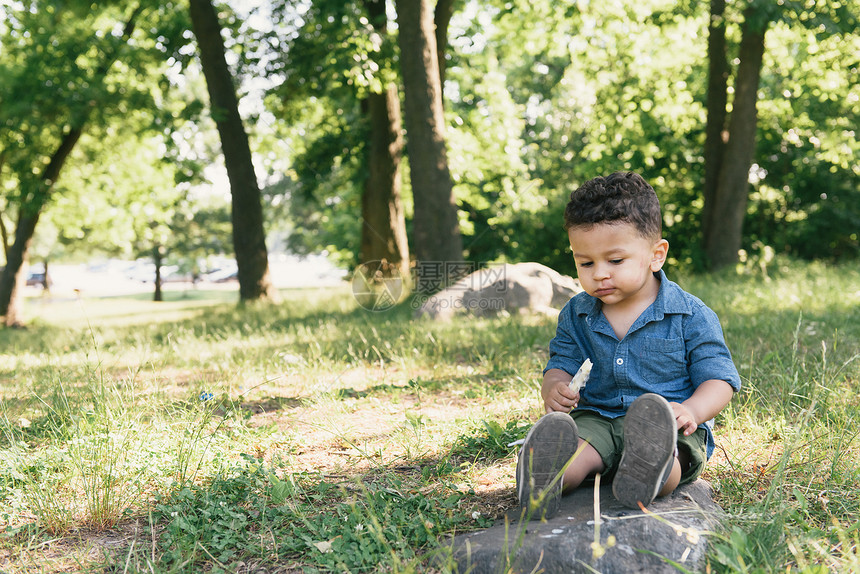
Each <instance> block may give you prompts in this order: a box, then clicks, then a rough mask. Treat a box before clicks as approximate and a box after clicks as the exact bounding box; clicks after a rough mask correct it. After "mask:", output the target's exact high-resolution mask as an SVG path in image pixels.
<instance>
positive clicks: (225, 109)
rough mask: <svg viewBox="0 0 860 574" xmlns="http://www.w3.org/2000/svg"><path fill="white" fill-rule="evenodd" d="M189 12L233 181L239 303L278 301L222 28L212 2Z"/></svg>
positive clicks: (196, 0)
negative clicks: (260, 300)
mask: <svg viewBox="0 0 860 574" xmlns="http://www.w3.org/2000/svg"><path fill="white" fill-rule="evenodd" d="M189 13H190V15H191V26H192V28H193V29H194V35H195V36H196V38H197V44H198V46H199V50H200V63H201V66H202V68H203V75H204V76H205V78H206V86H207V88H208V91H209V99H210V108H211V113H212V118H213V119H214V120H215V123H216V125H217V126H218V133H219V135H220V136H221V149H222V150H223V152H224V163H225V165H226V167H227V177H228V179H229V180H230V194H231V196H232V221H233V247H234V249H235V251H236V265H237V267H238V273H237V276H238V279H239V298H240V299H241V300H242V301H247V300H256V299H262V298H272V297H274V296H275V289H274V287H273V285H272V282H271V278H270V276H269V260H268V251H267V249H266V235H265V231H264V230H263V207H262V200H261V197H260V189H259V187H258V186H257V175H256V173H255V172H254V164H253V161H252V159H251V147H250V145H249V144H248V135H247V133H246V132H245V126H244V125H243V124H242V118H241V116H240V115H239V102H238V99H237V97H236V88H235V86H234V85H233V77H232V75H231V73H230V69H229V68H228V67H227V60H226V58H225V57H224V41H223V39H222V38H221V25H220V23H219V22H218V15H217V13H216V12H215V8H214V7H213V6H212V2H211V0H190V11H189Z"/></svg>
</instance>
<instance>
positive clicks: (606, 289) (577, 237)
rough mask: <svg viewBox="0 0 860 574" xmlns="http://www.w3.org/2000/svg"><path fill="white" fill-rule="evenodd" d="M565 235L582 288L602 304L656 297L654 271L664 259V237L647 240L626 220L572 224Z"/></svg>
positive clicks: (665, 247) (660, 266)
mask: <svg viewBox="0 0 860 574" xmlns="http://www.w3.org/2000/svg"><path fill="white" fill-rule="evenodd" d="M568 238H569V239H570V248H571V250H572V251H573V259H574V261H575V262H576V270H577V273H578V274H579V282H580V283H581V284H582V288H583V289H585V291H586V292H587V293H588V294H589V295H592V296H593V297H597V298H598V299H600V300H601V301H602V302H603V304H604V305H615V304H618V303H631V304H632V303H635V302H637V301H644V300H645V299H647V298H652V297H655V296H656V290H655V287H656V288H659V285H658V282H657V280H656V279H655V277H654V275H653V273H654V272H656V271H659V270H660V269H661V268H662V267H663V263H664V262H665V261H666V253H667V252H668V250H669V243H668V242H667V241H666V240H665V239H660V240H657V241H653V240H650V239H647V238H645V237H643V236H642V235H641V234H640V233H639V232H638V231H637V230H636V228H635V227H634V226H633V225H631V224H629V223H625V222H617V223H598V224H596V225H593V226H591V227H572V228H570V229H569V230H568ZM652 300H653V299H652ZM648 304H650V301H648Z"/></svg>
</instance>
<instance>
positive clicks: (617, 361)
mask: <svg viewBox="0 0 860 574" xmlns="http://www.w3.org/2000/svg"><path fill="white" fill-rule="evenodd" d="M615 364H616V365H623V364H624V359H622V358H621V357H618V358H617V359H615Z"/></svg>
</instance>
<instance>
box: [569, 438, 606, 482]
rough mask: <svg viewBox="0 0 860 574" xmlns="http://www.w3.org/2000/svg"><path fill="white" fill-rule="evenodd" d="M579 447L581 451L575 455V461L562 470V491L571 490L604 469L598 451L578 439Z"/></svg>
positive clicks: (604, 466)
mask: <svg viewBox="0 0 860 574" xmlns="http://www.w3.org/2000/svg"><path fill="white" fill-rule="evenodd" d="M579 448H581V449H582V451H580V453H579V454H578V455H576V459H575V461H574V462H573V463H572V464H571V465H569V466H568V467H567V470H565V471H564V482H562V489H563V490H564V492H568V491H570V490H573V489H574V488H576V487H577V486H579V485H580V484H582V481H584V480H585V479H586V478H588V477H589V476H591V475H593V474H594V473H596V472H603V471H604V470H605V469H606V465H604V464H603V459H602V458H601V457H600V453H599V452H597V450H595V448H594V447H593V446H591V445H590V444H588V443H587V442H586V441H584V440H582V439H579Z"/></svg>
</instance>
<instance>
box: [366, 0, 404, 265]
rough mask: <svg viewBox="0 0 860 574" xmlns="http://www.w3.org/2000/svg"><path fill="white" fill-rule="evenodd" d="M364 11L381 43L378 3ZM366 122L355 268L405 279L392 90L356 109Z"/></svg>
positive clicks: (399, 149)
mask: <svg viewBox="0 0 860 574" xmlns="http://www.w3.org/2000/svg"><path fill="white" fill-rule="evenodd" d="M365 7H366V8H367V11H368V14H369V16H370V22H371V24H372V25H373V27H374V29H376V31H377V32H378V33H379V34H380V35H381V36H382V37H387V31H386V28H387V19H386V15H385V2H384V1H383V0H366V1H365ZM362 108H363V110H364V112H365V115H366V116H367V118H368V124H369V128H370V138H369V145H368V151H367V168H368V174H367V179H365V182H364V193H363V194H362V196H361V217H362V226H361V254H360V259H361V263H369V262H373V261H384V262H386V263H387V264H390V265H391V266H392V267H391V271H392V273H393V272H394V271H395V270H397V271H399V272H400V274H401V275H403V276H406V275H408V273H409V245H408V242H407V238H406V218H405V216H404V213H403V202H402V200H401V197H400V177H401V176H400V158H401V156H402V154H403V136H402V135H401V132H402V126H401V118H400V95H399V92H398V89H397V86H396V85H394V84H392V85H390V86H388V88H387V89H386V90H385V91H384V92H383V93H380V94H377V93H371V94H370V95H369V96H368V98H367V100H366V101H365V102H363V106H362Z"/></svg>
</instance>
